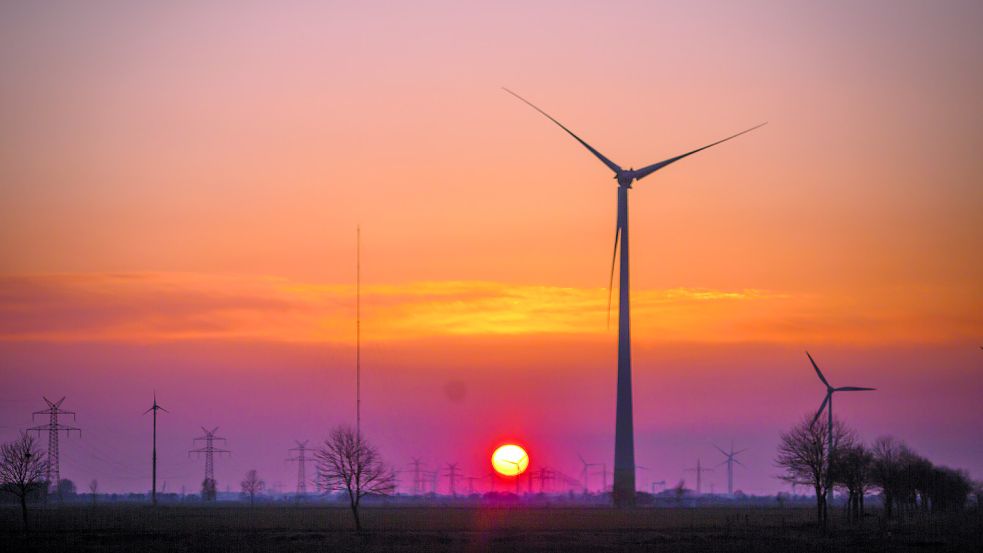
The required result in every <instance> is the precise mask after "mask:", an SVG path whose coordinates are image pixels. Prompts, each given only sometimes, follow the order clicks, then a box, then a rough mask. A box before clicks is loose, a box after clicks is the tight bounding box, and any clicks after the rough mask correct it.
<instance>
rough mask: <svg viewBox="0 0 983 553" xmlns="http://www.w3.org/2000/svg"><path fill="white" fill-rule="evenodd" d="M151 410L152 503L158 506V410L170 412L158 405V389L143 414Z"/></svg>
mask: <svg viewBox="0 0 983 553" xmlns="http://www.w3.org/2000/svg"><path fill="white" fill-rule="evenodd" d="M151 411H153V413H154V441H153V450H152V452H151V455H150V466H151V469H150V470H151V475H152V476H151V477H150V482H151V488H150V502H151V504H153V506H154V507H156V506H157V411H163V412H165V413H168V412H169V411H168V410H167V409H164V408H163V407H161V406H160V405H157V392H156V391H154V404H153V405H151V406H150V409H147V410H146V411H144V412H143V414H144V415H146V414H147V413H149V412H151ZM164 486H165V487H166V486H167V484H166V483H165V484H164Z"/></svg>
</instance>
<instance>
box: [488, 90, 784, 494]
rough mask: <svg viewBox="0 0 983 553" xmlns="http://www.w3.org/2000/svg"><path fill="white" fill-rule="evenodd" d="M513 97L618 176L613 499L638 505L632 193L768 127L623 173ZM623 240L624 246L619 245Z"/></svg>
mask: <svg viewBox="0 0 983 553" xmlns="http://www.w3.org/2000/svg"><path fill="white" fill-rule="evenodd" d="M504 90H505V91H506V92H508V93H509V94H511V95H513V96H515V97H516V98H518V99H519V100H522V101H523V102H525V103H526V104H528V105H529V106H530V107H532V108H533V109H535V110H536V111H538V112H539V113H541V114H543V115H544V116H546V118H547V119H549V120H550V121H552V122H554V123H556V124H557V125H558V126H559V127H560V128H561V129H563V130H564V131H566V132H567V134H569V135H570V136H572V137H573V138H574V139H575V140H576V141H577V142H580V144H581V145H582V146H583V147H585V148H587V150H589V151H590V153H592V154H594V156H595V157H596V158H597V159H599V160H601V163H603V164H604V165H606V166H607V167H608V169H610V170H611V171H613V172H614V178H615V179H616V180H617V181H618V216H617V221H616V224H615V229H614V253H613V254H612V256H611V277H610V281H609V286H608V313H609V317H610V312H611V290H612V289H613V283H614V262H615V259H616V258H617V256H618V248H619V245H620V248H621V267H620V270H619V275H620V280H619V286H618V392H617V404H616V407H615V430H614V488H613V489H612V498H613V499H614V503H615V505H618V506H630V505H634V503H635V435H634V423H633V416H632V394H631V389H632V387H631V329H630V327H631V316H630V305H629V304H630V298H629V283H628V273H629V271H628V190H629V189H630V188H631V185H632V183H633V182H635V181H637V180H641V179H644V178H645V177H647V176H649V175H651V174H652V173H654V172H656V171H658V170H659V169H662V168H663V167H665V166H667V165H669V164H671V163H675V162H677V161H679V160H681V159H683V158H685V157H688V156H691V155H693V154H695V153H697V152H701V151H703V150H706V149H707V148H710V147H712V146H716V145H717V144H720V143H721V142H726V141H728V140H730V139H732V138H736V137H738V136H740V135H742V134H744V133H747V132H751V131H753V130H754V129H757V128H758V127H761V126H762V125H764V124H765V123H762V124H760V125H757V126H755V127H751V128H750V129H747V130H744V131H741V132H739V133H737V134H735V135H732V136H728V137H727V138H724V139H723V140H718V141H717V142H714V143H713V144H708V145H706V146H703V147H701V148H697V149H695V150H692V151H690V152H686V153H685V154H681V155H678V156H675V157H671V158H669V159H665V160H663V161H660V162H658V163H653V164H652V165H647V166H645V167H642V168H641V169H634V168H629V169H622V168H621V166H620V165H618V164H617V163H615V162H613V161H611V160H610V159H608V158H606V157H604V154H602V153H601V152H599V151H597V150H595V149H594V148H593V147H592V146H591V145H590V144H588V143H586V142H584V141H583V140H582V139H581V138H580V137H579V136H577V135H575V134H574V133H573V132H572V131H571V130H570V129H568V128H566V127H564V126H563V124H562V123H560V122H559V121H557V120H556V119H553V117H551V116H550V115H549V114H548V113H546V112H545V111H543V110H541V109H539V108H538V107H536V106H535V105H533V104H532V102H530V101H528V100H526V99H525V98H523V97H522V96H519V95H518V94H516V93H515V92H512V91H511V90H509V89H507V88H506V89H504ZM619 238H620V242H619Z"/></svg>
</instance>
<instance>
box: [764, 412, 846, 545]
mask: <svg viewBox="0 0 983 553" xmlns="http://www.w3.org/2000/svg"><path fill="white" fill-rule="evenodd" d="M827 432H828V426H827V425H825V424H822V423H821V422H817V423H815V424H813V422H812V417H811V416H809V415H807V416H805V417H804V418H803V419H802V421H801V422H800V423H799V424H797V425H795V426H794V427H792V428H791V429H790V430H789V431H788V432H783V433H782V434H781V437H780V438H779V444H778V457H777V458H776V460H775V464H777V465H778V466H779V467H781V468H783V469H785V474H783V475H781V476H779V478H781V479H782V480H784V481H786V482H789V483H792V484H797V485H798V484H801V485H805V486H812V488H813V490H815V492H816V516H817V519H818V522H819V526H820V527H821V528H823V529H826V528H827V525H828V523H829V508H828V506H827V497H828V495H829V491H830V489H831V487H832V480H831V478H830V476H831V474H830V471H829V459H828V458H827V447H826V444H827V438H826V437H827ZM855 441H856V438H855V437H854V432H853V431H852V430H850V429H848V428H847V427H846V425H844V424H843V422H842V421H840V420H839V419H834V421H833V443H834V444H835V445H834V457H835V456H836V453H835V452H836V451H837V450H840V449H846V448H851V447H853V446H854V443H855Z"/></svg>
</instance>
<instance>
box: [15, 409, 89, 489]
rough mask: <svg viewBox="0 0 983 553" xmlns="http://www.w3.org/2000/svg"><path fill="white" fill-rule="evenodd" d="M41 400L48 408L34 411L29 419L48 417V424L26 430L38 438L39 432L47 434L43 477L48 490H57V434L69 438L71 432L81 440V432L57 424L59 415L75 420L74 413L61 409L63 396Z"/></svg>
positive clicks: (59, 479) (58, 478) (58, 477)
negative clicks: (46, 463)
mask: <svg viewBox="0 0 983 553" xmlns="http://www.w3.org/2000/svg"><path fill="white" fill-rule="evenodd" d="M42 399H44V402H45V403H47V404H48V408H47V409H45V410H43V411H35V412H34V413H33V414H32V415H31V419H32V420H33V419H34V417H37V416H38V415H48V424H43V425H40V426H35V427H33V428H28V431H31V432H37V433H38V437H40V436H41V432H47V433H48V470H47V473H46V474H45V477H46V478H47V479H48V489H49V490H50V489H51V486H55V489H58V488H57V487H58V482H60V481H61V469H60V468H59V466H58V465H59V463H58V457H59V456H58V433H59V432H64V433H65V435H66V436H71V434H72V432H78V433H79V437H80V438H81V437H82V430H81V429H80V428H76V427H74V426H65V425H64V424H61V423H59V422H58V416H59V415H71V416H72V420H73V421H74V420H75V411H65V410H64V409H62V408H61V404H62V402H64V401H65V397H64V396H62V398H61V399H59V400H58V401H55V402H51V401H50V400H49V399H48V398H46V397H43V396H42Z"/></svg>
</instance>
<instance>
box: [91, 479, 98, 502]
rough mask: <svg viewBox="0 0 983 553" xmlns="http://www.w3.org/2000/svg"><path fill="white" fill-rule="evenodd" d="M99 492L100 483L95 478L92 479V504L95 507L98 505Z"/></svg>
mask: <svg viewBox="0 0 983 553" xmlns="http://www.w3.org/2000/svg"><path fill="white" fill-rule="evenodd" d="M97 491H99V481H98V480H96V479H95V478H93V479H92V482H89V492H91V493H92V504H93V505H95V504H96V492H97Z"/></svg>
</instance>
